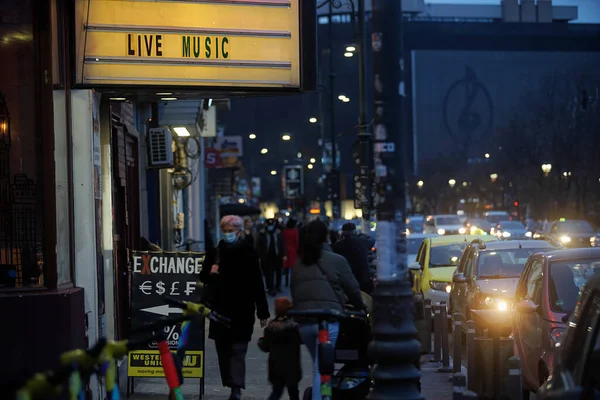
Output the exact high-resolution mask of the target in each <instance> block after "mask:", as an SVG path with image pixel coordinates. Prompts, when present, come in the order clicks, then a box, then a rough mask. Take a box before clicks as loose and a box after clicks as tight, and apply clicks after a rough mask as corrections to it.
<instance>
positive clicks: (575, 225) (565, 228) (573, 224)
mask: <svg viewBox="0 0 600 400" xmlns="http://www.w3.org/2000/svg"><path fill="white" fill-rule="evenodd" d="M558 231H559V232H564V233H590V234H593V233H594V228H592V225H590V224H589V222H587V221H567V222H561V223H560V224H559V225H558Z"/></svg>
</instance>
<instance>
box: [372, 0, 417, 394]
mask: <svg viewBox="0 0 600 400" xmlns="http://www.w3.org/2000/svg"><path fill="white" fill-rule="evenodd" d="M372 7H373V34H372V44H371V45H372V49H373V72H374V76H373V80H374V89H375V90H374V95H375V96H374V97H375V99H374V100H375V118H374V122H373V123H374V125H375V126H374V130H377V129H379V130H380V131H385V132H387V133H388V137H389V138H388V140H393V141H394V144H395V146H394V147H395V149H396V150H395V152H394V153H388V154H387V155H388V156H390V157H386V158H385V164H381V165H379V161H380V160H379V157H377V158H378V159H377V163H378V165H376V168H375V170H376V176H377V185H378V190H377V194H378V196H377V204H376V209H377V244H378V247H377V256H378V258H379V262H378V266H377V286H376V288H375V292H374V293H373V305H374V310H373V319H374V327H373V341H372V342H371V344H370V345H369V354H370V356H371V357H372V358H373V359H374V360H375V363H376V365H375V367H374V368H373V369H372V372H371V376H372V378H373V381H374V384H373V388H372V389H371V392H370V393H369V397H368V399H370V400H392V399H394V400H400V399H423V396H422V395H421V393H420V391H419V380H420V373H419V370H418V369H417V367H416V364H417V362H418V359H419V356H420V351H421V348H420V344H419V342H418V341H417V330H416V328H415V324H414V315H413V310H414V298H413V292H412V289H411V284H410V282H409V280H408V268H407V263H406V185H405V179H406V177H405V170H404V161H405V154H404V152H405V151H406V150H405V149H406V147H407V146H406V142H405V138H404V137H403V133H404V132H403V130H402V122H403V121H402V118H403V115H404V113H403V101H402V100H403V99H402V96H403V95H404V87H405V85H404V58H403V45H404V44H403V41H402V22H403V21H402V4H401V1H390V0H373V3H372ZM383 156H384V154H382V157H381V158H383ZM382 162H383V160H382Z"/></svg>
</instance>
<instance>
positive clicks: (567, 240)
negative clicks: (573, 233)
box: [560, 236, 571, 243]
mask: <svg viewBox="0 0 600 400" xmlns="http://www.w3.org/2000/svg"><path fill="white" fill-rule="evenodd" d="M560 241H561V242H562V243H569V242H570V241H571V238H570V237H568V236H561V237H560Z"/></svg>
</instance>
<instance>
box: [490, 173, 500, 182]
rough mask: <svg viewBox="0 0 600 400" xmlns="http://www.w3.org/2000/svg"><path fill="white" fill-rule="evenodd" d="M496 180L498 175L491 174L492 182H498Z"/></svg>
mask: <svg viewBox="0 0 600 400" xmlns="http://www.w3.org/2000/svg"><path fill="white" fill-rule="evenodd" d="M496 179H498V174H490V180H491V181H492V182H496Z"/></svg>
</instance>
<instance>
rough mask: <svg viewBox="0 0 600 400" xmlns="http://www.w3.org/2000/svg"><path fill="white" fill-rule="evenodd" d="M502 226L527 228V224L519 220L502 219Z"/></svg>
mask: <svg viewBox="0 0 600 400" xmlns="http://www.w3.org/2000/svg"><path fill="white" fill-rule="evenodd" d="M500 227H501V228H502V229H525V225H523V224H522V223H521V222H519V221H501V222H500Z"/></svg>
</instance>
